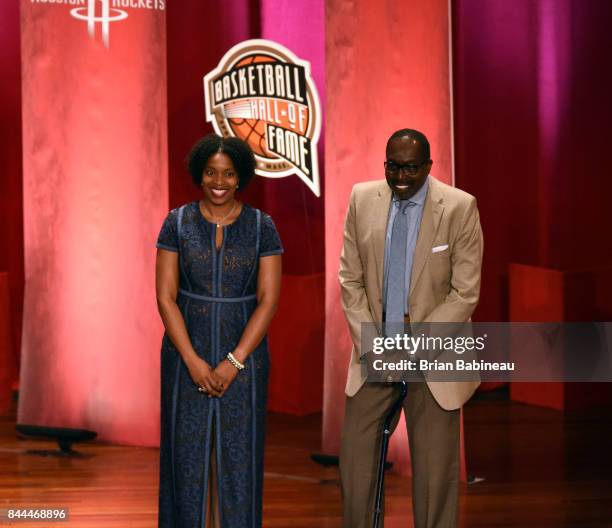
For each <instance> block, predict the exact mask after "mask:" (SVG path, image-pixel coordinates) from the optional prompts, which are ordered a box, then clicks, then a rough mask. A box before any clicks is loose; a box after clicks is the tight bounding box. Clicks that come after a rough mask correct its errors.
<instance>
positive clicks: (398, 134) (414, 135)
mask: <svg viewBox="0 0 612 528" xmlns="http://www.w3.org/2000/svg"><path fill="white" fill-rule="evenodd" d="M403 137H409V138H411V139H414V140H415V141H417V142H418V143H419V144H420V145H421V148H422V149H423V154H424V155H425V159H426V160H429V158H430V154H431V153H430V151H429V141H428V140H427V138H426V137H425V134H423V132H419V131H418V130H413V129H412V128H402V129H400V130H396V131H395V132H393V134H391V137H390V138H389V139H388V140H387V150H388V149H389V143H391V141H393V140H394V139H397V138H403Z"/></svg>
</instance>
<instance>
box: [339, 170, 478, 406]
mask: <svg viewBox="0 0 612 528" xmlns="http://www.w3.org/2000/svg"><path fill="white" fill-rule="evenodd" d="M391 198H392V192H391V189H390V188H389V185H388V184H387V182H386V180H377V181H372V182H365V183H358V184H357V185H355V186H354V187H353V192H352V194H351V199H350V203H349V208H348V211H347V215H346V222H345V227H344V246H343V248H342V254H341V256H340V272H339V278H340V286H341V291H342V306H343V308H344V313H345V315H346V319H347V321H348V325H349V329H350V333H351V338H352V340H353V350H352V354H351V361H350V363H349V371H348V379H347V382H346V394H347V395H348V396H353V395H355V394H356V393H357V391H358V390H359V389H360V388H361V386H362V385H363V383H364V382H365V379H364V378H363V376H362V370H361V364H360V362H359V357H360V354H361V350H360V339H361V323H364V322H370V323H376V324H377V325H380V323H381V321H382V283H383V270H384V267H383V259H384V254H385V237H386V232H387V218H388V216H389V207H390V206H391ZM444 246H448V247H446V248H444ZM433 248H436V252H432V249H433ZM440 248H444V249H440ZM482 251H483V240H482V230H481V227H480V218H479V215H478V209H477V207H476V199H475V198H474V197H473V196H471V195H470V194H468V193H466V192H464V191H461V190H459V189H456V188H455V187H451V186H449V185H446V184H444V183H442V182H440V181H438V180H436V179H435V178H434V177H433V176H431V175H430V176H429V189H428V191H427V198H426V199H425V204H424V209H423V216H422V219H421V226H420V229H419V235H418V238H417V242H416V247H415V251H414V259H413V265H412V275H411V281H410V306H409V310H410V312H409V313H410V319H411V321H412V322H415V323H418V322H444V323H447V322H466V321H468V320H469V319H470V317H471V315H472V312H473V311H474V308H475V307H476V305H477V304H478V297H479V294H480V269H481V264H482ZM427 384H428V386H429V389H430V390H431V393H432V394H433V396H434V398H435V399H436V401H437V402H438V404H439V405H440V406H441V407H442V408H443V409H446V410H453V409H458V408H459V407H461V406H462V405H463V404H464V403H465V402H466V401H467V400H468V399H469V398H470V396H471V395H472V394H473V393H474V391H475V390H476V387H478V384H479V383H478V382H476V381H469V382H431V381H428V382H427Z"/></svg>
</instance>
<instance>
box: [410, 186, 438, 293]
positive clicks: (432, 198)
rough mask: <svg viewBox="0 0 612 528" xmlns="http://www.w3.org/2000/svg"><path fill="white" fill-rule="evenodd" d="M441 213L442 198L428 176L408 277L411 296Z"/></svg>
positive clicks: (425, 260) (428, 252)
mask: <svg viewBox="0 0 612 528" xmlns="http://www.w3.org/2000/svg"><path fill="white" fill-rule="evenodd" d="M443 211H444V205H443V203H442V196H441V195H440V194H439V193H438V192H437V188H436V181H435V179H434V178H433V177H431V176H430V177H429V190H428V192H427V198H426V199H425V208H424V209H423V217H422V219H421V227H420V228H419V236H418V237H417V242H416V247H415V249H414V259H413V261H412V273H411V276H410V295H411V296H412V292H413V291H414V287H415V286H416V283H417V282H418V280H419V277H420V276H421V272H422V271H423V267H424V266H425V262H427V259H428V258H429V255H430V253H431V248H432V247H433V241H434V237H435V236H436V233H437V231H438V226H439V225H440V220H441V218H442V213H443Z"/></svg>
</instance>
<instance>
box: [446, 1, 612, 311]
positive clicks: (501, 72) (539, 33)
mask: <svg viewBox="0 0 612 528" xmlns="http://www.w3.org/2000/svg"><path fill="white" fill-rule="evenodd" d="M453 6H454V11H453V14H454V16H453V21H454V26H455V27H454V32H453V34H454V37H455V38H454V45H453V48H454V61H453V62H454V74H455V75H454V86H455V89H454V91H455V97H454V101H455V141H456V150H455V152H456V177H457V186H458V187H461V188H462V189H465V190H467V191H468V192H470V193H472V194H474V195H476V196H477V198H478V204H479V209H480V214H481V220H482V225H483V230H484V236H485V254H484V266H483V282H482V295H481V300H480V305H479V307H478V309H477V312H476V317H477V318H478V319H479V320H484V321H504V320H508V265H509V263H511V262H518V263H523V264H530V265H536V266H542V267H548V268H553V269H558V270H564V271H569V270H580V269H587V268H592V267H601V266H609V265H610V264H612V239H611V238H610V237H609V236H604V235H603V233H602V231H601V229H602V228H603V226H607V225H608V224H609V223H610V222H609V219H608V217H607V211H608V209H609V205H608V197H609V196H610V194H611V193H612V179H611V178H609V177H608V174H610V173H611V172H612V158H610V156H608V155H607V152H608V143H609V135H610V134H609V123H610V122H611V121H612V105H610V102H609V98H610V95H609V94H610V93H612V71H611V70H610V68H609V67H608V63H609V47H610V37H609V33H610V29H609V20H610V19H611V17H612V4H611V3H610V2H608V1H606V0H540V1H538V2H532V1H531V0H516V1H513V2H507V1H505V0H488V1H487V2H481V1H479V0H456V1H455V2H454V3H453Z"/></svg>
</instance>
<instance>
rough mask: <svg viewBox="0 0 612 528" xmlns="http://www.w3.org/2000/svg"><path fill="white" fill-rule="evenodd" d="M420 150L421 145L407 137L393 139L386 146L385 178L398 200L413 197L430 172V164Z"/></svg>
mask: <svg viewBox="0 0 612 528" xmlns="http://www.w3.org/2000/svg"><path fill="white" fill-rule="evenodd" d="M422 150H423V149H422V147H421V144H420V143H419V142H418V141H416V140H415V139H413V138H411V137H409V136H405V137H399V138H394V139H392V140H391V141H390V142H389V145H388V146H387V160H386V162H385V178H386V179H387V183H388V184H389V187H391V190H392V191H393V192H394V193H395V195H396V196H397V197H398V198H399V199H400V200H407V199H408V198H411V197H412V196H414V194H415V193H416V192H417V191H418V190H419V189H420V188H421V187H423V184H424V183H425V180H426V179H427V176H428V174H429V171H430V170H431V164H432V162H431V160H427V159H426V158H425V156H424V155H423V151H422Z"/></svg>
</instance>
